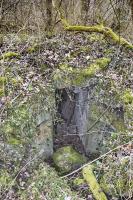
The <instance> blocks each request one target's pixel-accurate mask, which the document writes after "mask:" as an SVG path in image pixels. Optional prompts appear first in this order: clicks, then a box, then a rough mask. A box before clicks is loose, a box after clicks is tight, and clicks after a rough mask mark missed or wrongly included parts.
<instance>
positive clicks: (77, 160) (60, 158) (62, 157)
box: [53, 146, 86, 173]
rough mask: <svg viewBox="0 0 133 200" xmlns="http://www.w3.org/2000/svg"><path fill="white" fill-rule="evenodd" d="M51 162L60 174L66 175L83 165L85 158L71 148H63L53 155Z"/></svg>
mask: <svg viewBox="0 0 133 200" xmlns="http://www.w3.org/2000/svg"><path fill="white" fill-rule="evenodd" d="M53 161H54V163H55V165H56V167H57V168H58V169H59V171H60V172H61V173H67V172H69V171H71V170H72V169H75V168H77V167H79V166H81V165H82V164H83V163H85V162H86V158H85V157H84V156H83V155H81V154H79V153H78V152H77V151H75V150H74V149H73V147H72V146H65V147H62V148H60V149H58V150H57V151H56V152H55V153H54V154H53Z"/></svg>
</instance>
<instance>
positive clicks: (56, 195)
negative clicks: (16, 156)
mask: <svg viewBox="0 0 133 200" xmlns="http://www.w3.org/2000/svg"><path fill="white" fill-rule="evenodd" d="M42 196H44V197H45V198H46V199H47V200H64V199H67V198H68V199H72V200H77V199H79V200H81V199H82V200H83V198H80V196H78V195H77V194H76V193H75V192H73V191H71V189H70V187H69V186H68V184H67V181H66V180H63V179H61V178H60V177H59V176H58V175H57V173H56V171H55V170H54V169H53V168H51V167H50V166H48V165H47V164H46V163H44V164H40V166H39V168H38V169H37V170H35V171H34V172H33V174H32V177H30V178H29V180H28V182H27V189H26V190H22V191H21V190H20V191H19V199H20V200H27V199H29V200H30V198H31V199H34V200H38V199H41V197H42Z"/></svg>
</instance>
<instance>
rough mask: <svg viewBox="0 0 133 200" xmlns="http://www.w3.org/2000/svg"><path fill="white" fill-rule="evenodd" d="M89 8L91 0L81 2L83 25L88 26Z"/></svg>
mask: <svg viewBox="0 0 133 200" xmlns="http://www.w3.org/2000/svg"><path fill="white" fill-rule="evenodd" d="M89 6H90V0H81V18H82V24H83V25H86V24H87V21H88V11H89Z"/></svg>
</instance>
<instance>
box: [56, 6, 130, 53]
mask: <svg viewBox="0 0 133 200" xmlns="http://www.w3.org/2000/svg"><path fill="white" fill-rule="evenodd" d="M54 8H55V9H56V10H57V12H58V13H59V17H60V19H61V22H62V24H63V26H64V29H65V30H66V31H79V32H90V33H91V32H96V33H101V34H103V35H104V36H105V37H108V38H111V39H112V40H113V41H114V42H115V43H117V44H120V45H122V46H125V47H127V48H129V49H133V45H132V44H131V43H130V42H128V41H127V40H126V39H124V38H123V37H121V36H119V35H117V34H116V33H115V32H114V31H113V30H112V29H111V28H109V27H105V26H103V25H96V26H71V25H70V24H69V23H68V22H67V20H66V18H65V14H64V11H63V9H62V8H61V7H60V6H59V5H58V4H56V5H54Z"/></svg>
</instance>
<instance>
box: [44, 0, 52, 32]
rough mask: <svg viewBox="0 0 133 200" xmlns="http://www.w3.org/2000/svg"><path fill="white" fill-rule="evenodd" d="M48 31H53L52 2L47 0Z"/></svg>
mask: <svg viewBox="0 0 133 200" xmlns="http://www.w3.org/2000/svg"><path fill="white" fill-rule="evenodd" d="M45 29H46V31H48V32H51V31H52V0H46V28H45Z"/></svg>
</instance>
